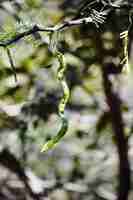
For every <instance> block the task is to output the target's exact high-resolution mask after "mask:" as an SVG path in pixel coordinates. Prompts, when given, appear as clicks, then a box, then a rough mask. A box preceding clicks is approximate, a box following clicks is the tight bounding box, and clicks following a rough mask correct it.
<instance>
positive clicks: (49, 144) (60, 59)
mask: <svg viewBox="0 0 133 200" xmlns="http://www.w3.org/2000/svg"><path fill="white" fill-rule="evenodd" d="M55 55H56V57H57V59H58V62H59V68H58V72H57V79H58V80H59V82H60V84H61V86H62V89H63V96H62V98H61V100H60V103H59V106H58V114H59V117H60V119H61V122H62V124H61V128H60V130H59V132H58V133H57V135H56V136H54V137H53V138H52V139H51V140H49V141H48V142H47V143H46V144H44V145H43V147H42V149H41V152H45V151H48V150H49V149H51V148H53V147H54V146H55V145H56V144H58V142H59V141H60V140H61V139H62V137H63V136H64V135H65V134H66V132H67V130H68V120H67V119H66V117H65V115H64V111H65V107H66V104H67V102H68V100H69V95H70V92H69V88H68V85H67V83H66V80H65V78H64V74H65V70H66V63H65V60H64V55H63V54H62V53H60V52H58V51H56V53H55Z"/></svg>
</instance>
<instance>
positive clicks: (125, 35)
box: [120, 30, 129, 72]
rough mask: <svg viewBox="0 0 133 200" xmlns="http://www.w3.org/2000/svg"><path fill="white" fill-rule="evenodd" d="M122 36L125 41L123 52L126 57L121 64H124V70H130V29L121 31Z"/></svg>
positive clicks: (123, 41)
mask: <svg viewBox="0 0 133 200" xmlns="http://www.w3.org/2000/svg"><path fill="white" fill-rule="evenodd" d="M120 38H121V39H122V43H123V54H124V58H123V59H122V60H121V62H120V64H121V65H123V72H129V63H128V30H126V31H124V32H122V33H120Z"/></svg>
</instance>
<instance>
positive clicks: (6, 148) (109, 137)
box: [0, 0, 133, 200]
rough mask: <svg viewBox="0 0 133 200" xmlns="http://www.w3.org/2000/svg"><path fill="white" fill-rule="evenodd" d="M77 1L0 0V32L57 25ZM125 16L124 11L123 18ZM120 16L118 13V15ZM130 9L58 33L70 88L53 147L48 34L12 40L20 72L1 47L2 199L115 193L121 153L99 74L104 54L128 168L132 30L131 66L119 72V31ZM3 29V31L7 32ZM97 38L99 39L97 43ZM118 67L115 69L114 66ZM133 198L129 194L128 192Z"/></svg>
mask: <svg viewBox="0 0 133 200" xmlns="http://www.w3.org/2000/svg"><path fill="white" fill-rule="evenodd" d="M79 3H81V1H79V0H71V1H69V0H10V1H7V0H1V1H0V32H1V33H0V39H1V38H2V39H3V36H4V33H10V34H9V36H8V37H11V34H12V33H14V32H17V31H19V32H20V31H24V30H27V28H29V27H32V26H33V25H34V24H39V25H41V26H43V27H47V26H52V25H55V24H57V23H59V22H61V21H63V20H69V19H70V18H72V17H74V16H75V14H76V13H77V10H78V8H79ZM123 16H124V17H123ZM122 17H123V18H122ZM128 25H129V24H128V20H127V16H126V14H125V12H124V14H123V15H121V13H120V12H119V11H118V12H113V14H111V15H110V16H109V17H108V19H107V20H106V23H105V24H103V25H101V26H100V28H99V29H97V28H96V27H95V25H93V24H88V25H82V26H79V27H73V28H69V29H67V30H64V31H62V32H61V33H60V35H59V36H58V38H55V42H56V43H57V47H58V49H59V50H60V51H61V52H62V53H63V54H64V56H65V58H66V62H67V70H66V74H65V75H66V79H67V82H68V85H69V88H70V91H71V96H70V99H69V103H68V105H67V107H66V111H65V115H66V116H67V118H68V120H69V130H68V132H67V134H66V135H65V137H64V138H63V140H62V141H61V142H60V143H59V144H58V145H57V146H56V147H55V148H54V149H52V150H50V151H48V152H45V153H41V152H40V150H41V147H42V145H43V144H44V143H45V142H46V141H47V140H48V139H50V138H51V137H52V136H53V135H56V133H57V132H58V130H59V127H60V125H61V122H60V119H59V117H58V115H57V113H58V104H59V101H60V98H61V96H62V90H61V87H60V84H59V82H58V81H57V79H56V74H57V68H58V62H57V59H55V58H54V57H53V55H52V53H51V51H50V49H49V34H48V33H41V39H40V40H39V39H36V38H35V37H34V36H28V37H26V38H24V39H22V40H21V41H19V42H17V43H15V44H13V45H11V46H10V49H11V53H12V57H13V61H14V63H15V67H16V72H17V79H18V81H17V82H15V81H14V75H13V72H12V69H11V67H10V63H9V59H8V57H7V54H6V52H5V50H4V49H3V48H1V49H0V199H1V200H15V199H16V200H24V199H25V200H28V199H34V198H35V199H44V200H79V199H82V200H113V199H115V195H116V190H117V185H118V176H117V175H118V154H117V149H116V144H115V141H114V135H113V132H112V126H111V122H110V114H109V111H108V106H107V104H106V100H105V94H104V90H103V85H102V76H101V66H100V63H101V58H103V59H104V62H106V63H107V64H108V70H109V73H110V74H111V75H110V79H111V80H112V82H113V86H114V90H116V91H117V92H118V94H119V96H120V97H121V99H122V101H123V105H122V114H123V118H124V123H125V132H126V134H127V137H128V138H129V157H130V165H131V176H132V175H133V173H132V169H133V147H132V143H133V136H132V132H133V69H132V63H133V56H132V26H131V28H130V34H129V61H130V63H129V68H130V71H129V72H128V73H126V74H125V73H120V74H118V73H117V67H118V63H119V62H120V60H121V57H122V41H121V39H120V37H119V34H120V33H121V32H122V31H124V30H125V29H126V28H127V27H128ZM6 38H7V34H5V39H6ZM99 41H100V42H102V44H103V46H104V51H101V50H100V47H99V44H100V43H99ZM118 71H119V70H118ZM130 196H131V197H129V198H130V199H132V198H133V195H132V192H131V194H130Z"/></svg>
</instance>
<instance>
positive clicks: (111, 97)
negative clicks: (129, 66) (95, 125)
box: [102, 64, 131, 200]
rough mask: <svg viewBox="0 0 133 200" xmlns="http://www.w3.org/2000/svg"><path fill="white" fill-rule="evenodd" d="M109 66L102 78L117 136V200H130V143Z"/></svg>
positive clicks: (104, 69) (103, 72)
mask: <svg viewBox="0 0 133 200" xmlns="http://www.w3.org/2000/svg"><path fill="white" fill-rule="evenodd" d="M106 69H107V66H105V65H104V64H103V67H102V77H103V87H104V92H105V96H106V100H107V104H108V106H109V110H110V114H111V120H112V127H113V132H114V134H115V135H114V136H115V141H116V146H117V151H118V155H119V188H118V197H117V200H128V193H129V190H130V187H131V180H130V166H129V160H128V142H127V138H126V136H125V132H124V123H123V118H122V112H121V100H120V98H119V96H118V94H116V93H115V92H114V91H113V89H112V83H111V81H110V79H109V75H108V73H107V70H106Z"/></svg>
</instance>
